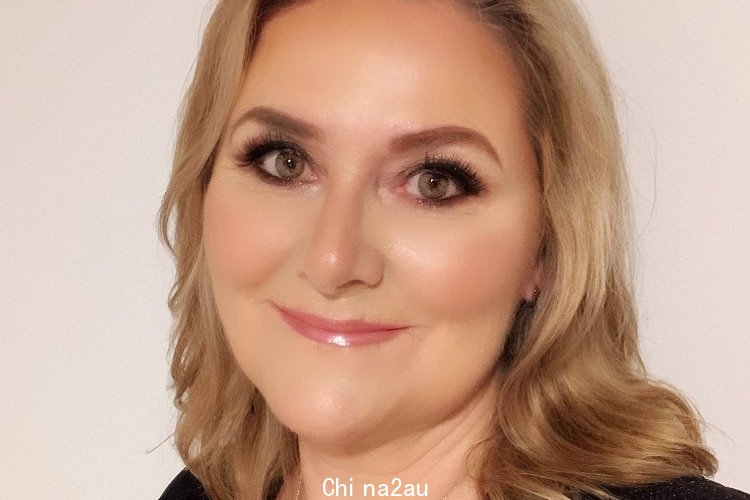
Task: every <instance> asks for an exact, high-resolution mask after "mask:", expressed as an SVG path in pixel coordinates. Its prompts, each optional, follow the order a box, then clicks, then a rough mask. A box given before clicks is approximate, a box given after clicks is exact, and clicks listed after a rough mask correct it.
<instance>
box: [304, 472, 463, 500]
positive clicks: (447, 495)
mask: <svg viewBox="0 0 750 500" xmlns="http://www.w3.org/2000/svg"><path fill="white" fill-rule="evenodd" d="M463 479H464V478H463V477H462V478H461V479H460V480H459V481H458V482H457V483H456V484H454V485H453V488H451V489H450V490H448V493H446V494H445V496H444V497H443V498H442V499H441V500H446V499H447V498H448V497H449V496H451V495H452V494H453V492H455V491H456V489H457V488H458V486H459V485H460V484H461V481H463ZM301 492H302V472H300V474H299V479H297V494H296V495H294V500H299V499H300V493H301Z"/></svg>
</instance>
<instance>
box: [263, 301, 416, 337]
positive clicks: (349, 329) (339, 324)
mask: <svg viewBox="0 0 750 500" xmlns="http://www.w3.org/2000/svg"><path fill="white" fill-rule="evenodd" d="M274 306H275V307H276V308H278V309H280V310H281V311H282V312H284V313H285V314H288V315H290V316H293V317H295V318H296V319H298V320H299V321H303V322H305V323H307V324H308V325H310V326H314V327H316V328H320V329H322V330H328V331H331V332H337V333H367V332H382V331H387V330H400V329H402V328H407V327H408V325H399V324H394V323H373V322H370V321H364V320H361V319H328V318H324V317H322V316H316V315H315V314H310V313H306V312H302V311H298V310H295V309H289V308H287V307H281V306H279V305H278V304H274Z"/></svg>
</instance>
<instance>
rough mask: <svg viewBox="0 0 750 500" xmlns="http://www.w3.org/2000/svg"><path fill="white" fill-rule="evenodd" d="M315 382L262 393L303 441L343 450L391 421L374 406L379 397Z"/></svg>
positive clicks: (277, 414)
mask: <svg viewBox="0 0 750 500" xmlns="http://www.w3.org/2000/svg"><path fill="white" fill-rule="evenodd" d="M316 382H317V383H316V384H315V386H313V387H311V386H310V385H308V384H302V385H300V384H297V385H295V386H290V385H287V386H286V387H285V388H281V387H280V388H279V390H278V391H274V390H273V389H272V388H269V390H267V391H266V392H263V390H261V393H262V394H263V396H264V398H265V399H266V402H267V404H268V406H269V408H270V409H271V411H272V412H273V414H274V415H275V416H276V417H277V418H278V419H279V421H280V422H281V423H282V424H284V425H285V426H286V427H288V428H289V429H290V430H291V431H292V432H294V433H295V434H297V435H298V436H299V437H300V439H302V440H305V441H308V442H311V443H312V442H314V443H316V444H318V445H320V446H326V447H330V448H339V449H343V448H348V447H351V445H352V444H353V443H362V442H363V440H364V439H365V438H372V437H373V436H374V435H376V434H379V432H378V431H379V430H381V429H382V428H383V424H384V423H385V422H387V420H388V419H387V413H388V412H387V411H384V408H383V406H382V405H380V406H379V405H377V404H374V402H375V401H379V400H380V398H376V397H369V396H368V395H367V394H366V392H365V391H362V390H359V391H357V390H355V388H354V387H351V386H347V385H346V384H345V385H344V386H343V387H340V386H336V385H335V384H334V383H333V382H330V383H325V382H323V381H320V380H318V381H316Z"/></svg>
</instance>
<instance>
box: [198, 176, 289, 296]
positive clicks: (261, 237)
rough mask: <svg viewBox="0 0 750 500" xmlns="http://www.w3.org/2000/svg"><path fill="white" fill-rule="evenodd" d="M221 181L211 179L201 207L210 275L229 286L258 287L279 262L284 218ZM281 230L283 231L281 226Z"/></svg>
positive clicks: (285, 238) (280, 212) (283, 242)
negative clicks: (229, 284) (230, 284)
mask: <svg viewBox="0 0 750 500" xmlns="http://www.w3.org/2000/svg"><path fill="white" fill-rule="evenodd" d="M268 208H269V207H268V205H267V204H265V205H264V203H263V200H261V199H260V197H258V196H255V195H252V196H251V195H248V194H247V193H242V191H240V190H238V189H236V188H235V187H234V186H233V185H231V184H230V183H229V182H226V181H225V180H223V179H220V178H219V179H212V181H211V184H209V187H208V190H207V192H206V196H205V200H204V205H203V243H204V248H205V252H206V262H207V264H208V267H209V269H210V272H211V274H212V276H214V277H215V278H218V279H219V280H220V281H222V282H225V283H232V284H235V285H240V284H242V285H250V286H253V285H258V284H260V283H262V282H263V281H264V280H265V279H267V278H268V277H269V276H270V275H271V274H272V273H273V271H274V270H275V269H276V268H277V267H278V266H279V265H281V264H282V263H283V261H284V259H285V256H286V249H287V248H288V246H289V240H290V237H291V235H290V234H289V227H290V226H289V224H288V222H289V221H288V220H287V219H286V218H285V214H284V213H283V209H282V210H269V209H268ZM285 228H286V229H285Z"/></svg>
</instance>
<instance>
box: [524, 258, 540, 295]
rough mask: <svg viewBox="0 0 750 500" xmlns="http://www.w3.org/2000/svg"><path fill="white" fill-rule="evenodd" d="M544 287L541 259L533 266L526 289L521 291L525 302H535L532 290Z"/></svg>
mask: <svg viewBox="0 0 750 500" xmlns="http://www.w3.org/2000/svg"><path fill="white" fill-rule="evenodd" d="M543 286H544V266H543V265H542V261H541V259H540V260H538V261H537V263H536V264H534V268H533V269H532V271H531V276H530V278H529V282H528V283H527V284H526V287H525V288H524V289H523V299H524V300H525V301H526V302H533V301H534V300H536V294H534V289H535V288H538V289H539V290H541V289H542V288H543Z"/></svg>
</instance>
